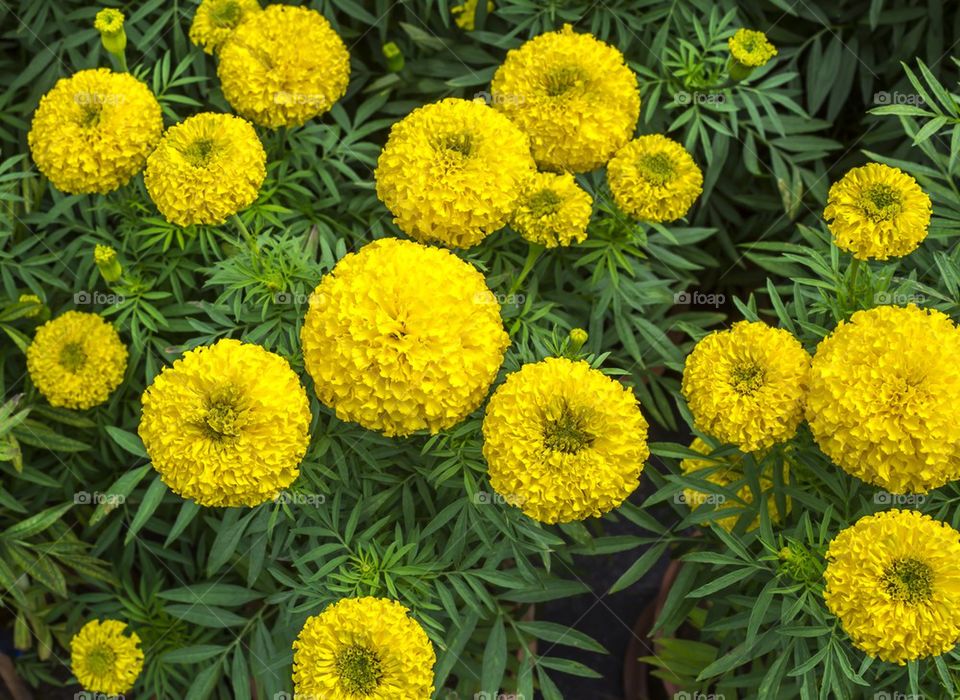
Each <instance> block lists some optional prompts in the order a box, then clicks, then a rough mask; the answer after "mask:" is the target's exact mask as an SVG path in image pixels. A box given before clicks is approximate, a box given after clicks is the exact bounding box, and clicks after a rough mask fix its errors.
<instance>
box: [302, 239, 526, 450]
mask: <svg viewBox="0 0 960 700" xmlns="http://www.w3.org/2000/svg"><path fill="white" fill-rule="evenodd" d="M300 340H301V343H302V345H303V359H304V363H305V365H306V368H307V371H308V372H309V373H310V376H311V377H313V382H314V385H315V387H316V390H317V396H318V397H319V398H320V400H321V401H322V402H323V403H324V404H326V405H327V406H330V407H331V408H333V409H334V410H335V411H336V412H337V416H338V417H339V418H340V419H341V420H347V421H356V422H357V423H359V424H360V425H362V426H364V427H365V428H369V429H370V430H380V431H382V432H383V433H384V434H386V435H390V436H393V435H409V434H410V433H412V432H414V431H417V430H423V429H428V430H429V431H430V432H432V433H436V432H438V431H440V430H443V429H445V428H449V427H451V426H454V425H456V424H457V423H459V422H460V421H461V420H463V418H465V417H466V416H467V414H469V413H470V412H471V411H473V410H474V409H476V408H477V406H479V405H480V402H481V401H483V397H484V396H486V393H487V390H488V389H489V387H490V384H491V383H492V382H493V380H494V378H495V377H496V375H497V372H498V370H499V369H500V363H501V362H502V361H503V353H504V350H506V347H507V345H509V342H510V341H509V338H508V337H507V334H506V332H505V331H504V330H503V322H502V321H501V320H500V306H499V304H498V303H497V300H496V298H495V297H494V296H493V293H492V292H491V291H490V290H489V289H487V285H486V282H485V281H484V279H483V275H481V274H480V273H479V272H477V270H476V269H474V268H473V267H472V266H471V265H469V264H467V263H465V262H464V261H462V260H460V259H459V258H458V257H456V256H455V255H453V254H452V253H450V252H449V251H446V250H443V249H440V248H432V247H427V246H422V245H420V244H418V243H413V242H411V241H403V240H399V239H396V238H385V239H382V240H379V241H375V242H373V243H370V244H368V245H366V246H364V247H363V248H361V249H360V251H359V252H358V253H351V254H349V255H347V256H346V257H344V258H343V259H342V260H340V262H338V263H337V265H336V267H334V268H333V271H332V272H330V273H329V274H328V275H326V276H325V277H324V278H323V280H322V281H321V282H320V285H319V286H318V287H317V288H316V290H315V291H314V293H313V295H312V296H311V297H310V310H309V311H308V312H307V318H306V320H305V321H304V324H303V329H302V330H301V333H300Z"/></svg>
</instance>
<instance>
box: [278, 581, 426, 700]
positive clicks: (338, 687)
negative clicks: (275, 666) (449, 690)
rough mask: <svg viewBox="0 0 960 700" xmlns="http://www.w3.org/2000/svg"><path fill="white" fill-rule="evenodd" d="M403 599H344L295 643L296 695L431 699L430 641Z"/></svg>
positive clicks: (310, 622)
mask: <svg viewBox="0 0 960 700" xmlns="http://www.w3.org/2000/svg"><path fill="white" fill-rule="evenodd" d="M409 613H410V611H409V610H408V609H407V608H406V607H405V606H404V605H402V604H401V603H398V602H397V601H394V600H387V599H385V598H372V597H365V598H344V599H342V600H340V601H339V602H337V603H334V604H333V605H331V606H329V607H328V608H327V609H326V610H324V611H323V612H322V613H320V614H319V615H314V616H313V617H310V618H308V619H307V621H306V623H305V624H304V625H303V629H302V630H300V634H299V635H297V639H296V641H294V643H293V686H294V694H295V695H296V696H297V697H298V698H300V697H303V698H311V699H312V698H317V700H320V698H323V700H363V699H365V698H366V699H369V700H407V699H408V698H409V700H429V698H430V697H432V696H433V691H434V687H433V666H434V664H435V663H436V661H437V657H436V654H435V652H434V651H433V645H432V644H431V643H430V639H429V638H428V637H427V634H426V632H424V631H423V628H422V627H421V626H420V624H419V623H418V622H417V621H416V620H414V619H413V618H412V617H410V615H409Z"/></svg>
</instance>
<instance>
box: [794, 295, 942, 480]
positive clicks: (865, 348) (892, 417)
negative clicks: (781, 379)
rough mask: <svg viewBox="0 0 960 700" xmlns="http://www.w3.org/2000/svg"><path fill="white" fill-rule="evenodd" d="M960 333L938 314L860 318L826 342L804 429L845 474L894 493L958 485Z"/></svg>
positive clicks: (911, 311) (905, 312)
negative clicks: (952, 483) (808, 427)
mask: <svg viewBox="0 0 960 700" xmlns="http://www.w3.org/2000/svg"><path fill="white" fill-rule="evenodd" d="M958 358H960V328H957V326H956V325H955V324H954V323H953V321H951V320H950V318H949V317H947V316H946V315H944V314H942V313H940V312H939V311H936V310H934V309H919V308H917V307H916V306H914V305H912V304H911V305H910V306H908V307H898V306H879V307H877V308H875V309H869V310H867V311H858V312H857V313H855V314H854V315H853V316H852V317H851V318H850V320H849V321H848V322H841V323H840V324H839V325H838V326H837V328H836V329H835V330H834V331H833V333H831V334H830V336H828V337H827V338H825V339H824V340H822V341H821V342H820V345H819V346H818V347H817V352H816V354H815V355H814V358H813V371H812V373H811V378H810V392H809V395H808V397H807V422H808V423H809V424H810V429H811V431H812V432H813V436H814V438H816V440H817V444H818V445H820V449H821V450H823V452H824V454H826V455H827V456H828V457H829V458H830V459H832V460H833V461H834V462H835V463H836V464H837V465H839V466H840V467H842V468H843V469H844V470H845V471H846V472H848V473H849V474H852V475H853V476H856V477H858V478H860V479H863V480H864V481H866V482H868V483H871V484H874V485H876V486H880V487H881V488H884V489H886V490H887V491H890V492H892V493H905V492H907V493H925V492H926V491H927V490H929V489H934V488H937V487H939V486H942V485H944V484H946V483H948V482H950V481H954V480H955V479H958V478H960V362H958V361H957V360H958Z"/></svg>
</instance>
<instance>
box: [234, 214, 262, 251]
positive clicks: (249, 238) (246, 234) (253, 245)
mask: <svg viewBox="0 0 960 700" xmlns="http://www.w3.org/2000/svg"><path fill="white" fill-rule="evenodd" d="M233 221H234V223H236V224H237V228H239V229H240V233H241V234H243V238H244V240H246V242H247V245H249V246H250V250H251V251H253V252H256V251H257V240H256V239H255V238H254V237H253V234H251V233H250V229H248V228H247V225H246V224H245V223H243V219H241V218H240V215H239V214H234V215H233Z"/></svg>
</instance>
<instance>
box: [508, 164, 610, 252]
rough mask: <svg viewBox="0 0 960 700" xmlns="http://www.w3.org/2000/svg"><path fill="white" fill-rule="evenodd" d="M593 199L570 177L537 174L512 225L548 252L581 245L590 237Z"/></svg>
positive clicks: (527, 185)
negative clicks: (562, 247)
mask: <svg viewBox="0 0 960 700" xmlns="http://www.w3.org/2000/svg"><path fill="white" fill-rule="evenodd" d="M592 212H593V197H591V196H590V195H589V194H588V193H587V192H586V191H585V190H584V189H583V188H581V187H580V185H578V184H577V181H576V180H575V179H574V177H573V175H571V174H570V173H561V174H559V175H558V174H555V173H536V174H534V175H532V176H530V177H529V178H528V179H527V180H526V182H525V183H524V185H523V189H522V190H521V194H520V204H519V206H518V207H517V210H516V211H515V212H514V213H513V217H512V218H511V219H510V225H511V226H513V228H514V229H515V230H516V232H517V233H519V234H520V235H521V236H523V237H524V238H526V239H527V240H528V241H530V242H531V243H539V244H540V245H542V246H546V247H547V248H556V247H557V246H566V245H571V244H573V243H579V242H580V241H582V240H583V239H585V238H586V237H587V225H588V224H589V223H590V214H591V213H592Z"/></svg>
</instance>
